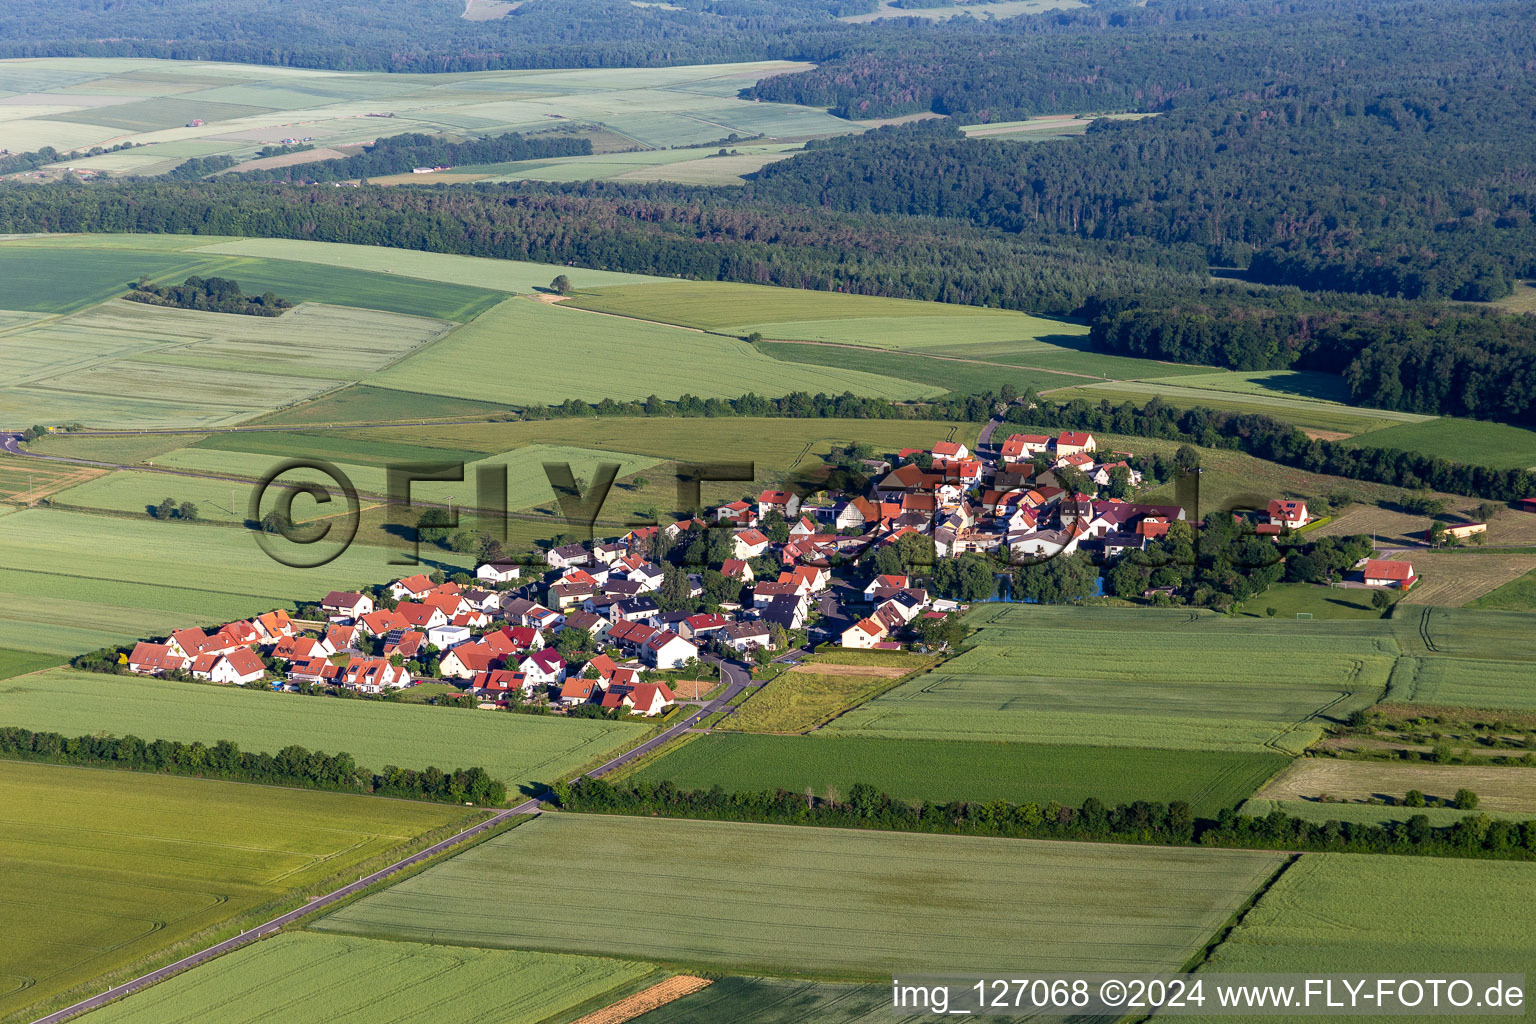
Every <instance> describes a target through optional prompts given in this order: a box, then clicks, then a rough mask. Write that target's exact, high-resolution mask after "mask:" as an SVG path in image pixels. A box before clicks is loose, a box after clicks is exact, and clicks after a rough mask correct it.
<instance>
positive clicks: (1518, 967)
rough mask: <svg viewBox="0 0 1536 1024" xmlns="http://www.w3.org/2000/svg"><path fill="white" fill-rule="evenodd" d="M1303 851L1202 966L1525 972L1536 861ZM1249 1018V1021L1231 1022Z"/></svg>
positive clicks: (1533, 932)
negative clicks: (1451, 861) (1451, 862)
mask: <svg viewBox="0 0 1536 1024" xmlns="http://www.w3.org/2000/svg"><path fill="white" fill-rule="evenodd" d="M1449 866H1450V865H1448V863H1447V862H1446V861H1444V860H1441V859H1439V858H1433V857H1390V856H1369V855H1356V854H1329V853H1309V854H1305V855H1303V856H1302V858H1301V860H1300V861H1298V862H1297V863H1296V864H1295V865H1293V866H1292V867H1291V868H1290V869H1289V870H1287V871H1286V872H1285V874H1283V875H1282V876H1281V877H1280V880H1279V881H1278V882H1276V883H1275V885H1274V886H1273V887H1272V888H1271V889H1270V890H1269V891H1268V892H1267V893H1265V894H1264V896H1263V897H1262V898H1261V899H1260V900H1259V902H1258V904H1257V905H1256V906H1255V907H1254V908H1253V909H1252V910H1251V911H1249V912H1248V914H1247V916H1246V917H1245V918H1244V919H1243V922H1242V923H1241V924H1239V925H1238V926H1237V928H1236V929H1235V930H1233V932H1232V934H1231V935H1229V936H1228V937H1227V939H1226V941H1225V942H1223V943H1222V944H1221V945H1220V946H1218V947H1217V949H1216V952H1215V954H1214V955H1213V956H1212V957H1211V959H1210V960H1209V961H1208V962H1207V963H1206V964H1205V965H1204V966H1203V967H1202V970H1207V971H1211V972H1242V971H1260V972H1271V971H1273V972H1283V971H1296V972H1322V973H1344V972H1348V973H1352V974H1354V973H1359V974H1373V973H1386V974H1391V975H1392V976H1394V977H1403V976H1411V975H1413V974H1414V973H1416V972H1436V974H1435V975H1434V976H1437V977H1438V976H1443V975H1445V974H1453V973H1457V972H1466V971H1477V972H1489V973H1494V972H1519V973H1525V972H1528V971H1529V970H1530V966H1531V949H1532V947H1533V945H1536V905H1533V904H1532V902H1531V901H1530V900H1529V899H1528V898H1526V895H1525V894H1527V893H1529V892H1530V890H1531V886H1532V885H1536V864H1521V863H1515V862H1511V861H1488V860H1464V861H1456V862H1455V866H1454V870H1447V868H1448V867H1449ZM1235 1019H1251V1018H1235Z"/></svg>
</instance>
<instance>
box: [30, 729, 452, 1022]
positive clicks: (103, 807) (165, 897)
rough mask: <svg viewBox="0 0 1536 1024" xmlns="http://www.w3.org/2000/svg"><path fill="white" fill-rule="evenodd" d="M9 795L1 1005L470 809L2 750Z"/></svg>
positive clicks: (169, 941) (54, 990) (126, 957)
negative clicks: (25, 757) (118, 768)
mask: <svg viewBox="0 0 1536 1024" xmlns="http://www.w3.org/2000/svg"><path fill="white" fill-rule="evenodd" d="M7 720H8V721H9V719H7ZM143 735H153V734H152V733H145V734H143ZM0 793H3V794H4V796H3V801H0V802H3V805H4V807H5V818H6V823H5V824H6V827H5V831H4V834H3V835H0V859H3V860H4V862H5V864H6V870H5V871H4V872H3V873H0V906H3V908H4V916H5V922H6V923H5V935H6V941H5V942H4V943H3V944H0V1015H4V1014H9V1013H11V1012H12V1011H17V1010H20V1009H21V1008H23V1007H27V1006H34V1005H37V1004H39V1003H44V1002H46V1001H48V1000H50V999H52V998H54V997H55V996H57V995H59V994H60V993H62V992H64V991H65V990H67V989H70V988H71V987H73V986H76V985H81V984H83V983H85V982H88V981H90V980H91V979H93V978H96V977H99V976H100V975H102V974H105V973H108V972H111V971H114V970H117V969H119V968H121V967H124V966H126V965H128V964H131V963H133V962H135V961H137V960H139V959H140V958H141V957H145V956H149V955H151V954H153V953H154V952H155V951H157V950H161V949H165V948H166V947H168V946H171V945H174V944H175V943H177V942H180V941H181V940H183V939H185V938H187V937H188V936H190V935H192V934H194V933H196V932H199V931H201V930H202V929H205V928H208V927H211V926H214V925H217V924H219V923H220V922H224V921H228V920H230V919H231V918H234V917H236V916H238V915H240V914H242V913H244V912H245V911H247V910H250V909H251V908H253V907H256V906H260V905H264V904H266V903H268V902H270V901H271V900H273V899H276V898H278V897H280V896H282V895H284V894H285V893H289V892H293V891H295V890H299V889H303V888H305V887H307V886H310V885H313V884H315V883H318V882H321V881H323V880H326V879H330V878H332V877H333V876H336V875H339V874H344V873H346V872H347V871H348V869H349V868H351V867H352V866H354V865H357V864H360V863H362V862H363V861H367V860H370V859H371V858H374V857H378V856H380V855H382V854H384V853H386V852H388V851H391V850H396V849H398V848H399V847H401V846H402V845H403V844H405V843H407V842H409V841H410V840H411V839H412V838H413V837H415V836H417V835H420V834H422V833H424V832H428V831H431V830H433V829H436V828H439V827H441V826H444V825H446V824H448V823H450V822H453V821H457V820H462V819H463V818H464V813H463V811H464V809H463V808H454V807H444V806H441V805H433V804H426V803H415V802H410V801H404V800H382V799H375V798H373V797H364V796H349V795H345V794H336V793H314V792H307V791H303V790H296V789H284V788H280V787H275V786H250V785H242V784H239V783H232V782H214V781H210V780H204V779H183V778H172V777H166V776H157V775H151V774H145V773H137V772H114V771H102V770H97V769H89V768H66V767H61V766H57V765H39V764H24V763H19V762H14V761H0Z"/></svg>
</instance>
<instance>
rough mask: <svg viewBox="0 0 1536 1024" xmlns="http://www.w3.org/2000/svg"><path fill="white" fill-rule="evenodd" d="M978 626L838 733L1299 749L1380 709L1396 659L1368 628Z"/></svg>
mask: <svg viewBox="0 0 1536 1024" xmlns="http://www.w3.org/2000/svg"><path fill="white" fill-rule="evenodd" d="M970 624H971V625H974V626H979V627H980V632H979V633H978V634H977V635H975V636H973V637H972V638H971V642H972V643H973V646H972V648H971V649H969V650H967V651H965V652H964V653H963V654H961V655H960V656H959V657H957V658H955V659H953V660H951V661H948V662H946V663H944V664H943V665H941V666H940V667H939V668H937V669H935V670H934V671H932V672H930V673H927V674H924V675H921V676H918V677H917V678H915V679H913V680H910V681H909V682H906V683H903V684H902V685H901V686H899V687H897V688H896V689H894V690H892V691H890V692H888V693H885V694H882V695H881V696H879V697H877V698H875V699H874V700H873V701H871V702H869V703H868V704H865V705H862V706H860V707H858V708H855V709H853V710H852V711H850V712H848V713H847V714H845V715H843V716H841V717H840V718H837V719H835V720H834V721H833V722H832V723H831V724H830V725H829V726H828V727H827V728H828V730H829V731H831V732H833V733H836V734H839V735H843V734H851V735H865V736H885V737H891V738H899V739H905V738H920V737H922V738H934V739H938V738H944V737H948V738H953V739H972V740H1014V741H1024V742H1043V743H1050V742H1059V741H1060V740H1061V739H1062V738H1063V737H1071V738H1072V740H1073V741H1075V742H1078V743H1083V744H1088V745H1094V746H1135V747H1162V748H1171V749H1194V750H1228V751H1271V752H1289V753H1297V752H1299V751H1301V750H1302V749H1304V748H1305V747H1306V746H1308V745H1309V744H1311V743H1312V742H1314V741H1315V740H1316V739H1317V738H1318V737H1319V736H1320V735H1321V733H1322V725H1323V720H1324V719H1328V718H1339V717H1342V716H1345V715H1347V714H1348V713H1349V712H1350V711H1351V710H1354V709H1355V708H1363V707H1367V706H1369V705H1370V704H1372V703H1374V702H1375V701H1376V700H1377V699H1378V698H1379V697H1380V695H1381V694H1382V692H1383V691H1384V690H1385V688H1386V684H1387V679H1388V676H1389V675H1390V672H1391V669H1392V664H1393V661H1394V660H1395V658H1396V656H1397V652H1398V647H1397V644H1396V642H1395V641H1394V640H1393V639H1392V637H1391V635H1390V633H1389V632H1388V631H1387V630H1385V629H1379V628H1378V629H1377V630H1376V631H1375V632H1376V634H1377V635H1374V636H1373V635H1371V632H1370V629H1371V624H1370V623H1352V622H1329V621H1314V622H1311V623H1299V622H1295V621H1292V622H1285V623H1276V622H1265V623H1262V624H1260V623H1254V622H1252V620H1234V619H1221V618H1218V617H1216V616H1209V615H1200V614H1194V613H1189V612H1167V613H1162V612H1156V611H1153V610H1150V609H1135V610H1129V609H1099V608H1077V609H1073V608H1059V609H1036V608H1026V607H1021V606H999V607H984V609H983V610H982V611H980V612H979V613H977V614H975V615H973V616H972V618H971V620H970ZM1194 649H1197V650H1199V651H1200V657H1199V658H1194V659H1192V658H1190V657H1188V652H1189V651H1190V650H1194Z"/></svg>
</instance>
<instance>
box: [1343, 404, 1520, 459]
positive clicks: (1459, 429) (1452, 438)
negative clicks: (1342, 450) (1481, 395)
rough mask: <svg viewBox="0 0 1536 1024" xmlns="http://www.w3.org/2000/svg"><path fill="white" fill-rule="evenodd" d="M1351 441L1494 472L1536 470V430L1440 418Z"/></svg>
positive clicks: (1366, 435) (1400, 425)
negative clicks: (1488, 467)
mask: <svg viewBox="0 0 1536 1024" xmlns="http://www.w3.org/2000/svg"><path fill="white" fill-rule="evenodd" d="M1354 441H1355V443H1357V444H1359V445H1360V446H1361V447H1365V448H1399V449H1402V450H1404V451H1410V452H1422V453H1423V454H1425V455H1431V456H1434V457H1436V458H1441V459H1446V460H1448V461H1451V462H1471V463H1476V464H1477V465H1479V466H1492V467H1494V468H1495V469H1529V468H1531V467H1536V430H1526V429H1525V428H1524V427H1515V426H1510V425H1509V424H1507V423H1490V422H1487V421H1485V420H1462V419H1452V418H1450V417H1441V418H1439V419H1431V420H1426V421H1424V422H1422V423H1403V424H1399V425H1398V426H1395V427H1386V428H1383V429H1381V430H1373V431H1371V432H1370V433H1368V434H1361V435H1359V436H1357V437H1356V438H1355V439H1354Z"/></svg>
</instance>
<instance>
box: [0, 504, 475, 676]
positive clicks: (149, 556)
mask: <svg viewBox="0 0 1536 1024" xmlns="http://www.w3.org/2000/svg"><path fill="white" fill-rule="evenodd" d="M226 500H227V499H226ZM306 500H307V499H306ZM295 508H296V509H299V510H300V511H302V510H303V508H304V505H303V504H302V503H300V502H295ZM298 554H300V555H303V554H307V552H302V551H301V552H298ZM397 557H399V553H398V552H396V551H391V550H386V549H385V548H382V547H373V546H370V545H366V544H354V545H352V546H351V547H350V548H348V549H347V551H346V552H344V553H343V554H342V555H341V556H340V557H339V558H337V559H336V560H335V561H332V562H330V563H328V564H327V565H325V566H324V567H323V568H321V569H295V568H289V567H287V566H285V565H281V564H279V563H278V562H275V561H273V560H272V559H271V558H269V557H268V556H267V555H266V554H265V553H263V551H262V550H261V548H259V547H258V546H257V544H256V539H255V538H254V537H253V536H252V535H251V534H250V533H249V532H247V531H245V530H239V529H231V528H228V527H219V526H213V525H196V524H188V523H178V522H168V523H162V522H155V521H153V520H150V519H149V518H147V517H104V516H97V515H90V514H87V513H80V512H67V511H62V510H57V509H45V508H34V509H23V510H21V511H18V512H15V513H13V514H11V515H7V516H3V517H0V596H3V598H4V601H3V608H4V610H3V611H0V646H5V647H13V648H17V649H20V650H31V651H42V652H46V653H50V654H78V653H82V652H84V651H89V650H93V649H95V648H97V647H103V646H108V645H115V644H120V643H126V642H128V641H131V640H134V639H136V638H139V637H143V636H148V635H150V634H160V635H164V634H165V633H166V632H168V631H169V630H171V629H179V628H181V627H183V626H188V625H196V624H208V623H215V622H227V621H229V620H231V619H236V618H243V617H247V616H250V615H256V614H259V613H261V612H264V611H270V610H271V609H273V608H274V607H291V605H292V604H293V603H295V602H297V601H313V600H314V599H315V598H317V597H320V596H323V595H324V594H325V593H326V592H327V591H329V590H334V589H336V588H338V587H342V588H345V587H350V586H361V585H364V584H372V583H377V582H380V581H381V580H385V579H390V578H394V577H396V576H399V575H402V574H404V573H406V572H408V571H411V570H410V567H408V566H401V565H398V564H392V563H391V559H392V558H397ZM472 562H473V558H472V557H469V556H461V555H455V554H453V553H452V552H449V551H446V550H443V549H441V548H431V549H426V550H424V551H423V565H424V566H426V567H427V568H426V569H425V570H424V571H431V568H432V567H442V568H445V569H447V570H448V571H457V569H458V568H463V567H466V566H469V565H470V564H471V563H472Z"/></svg>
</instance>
